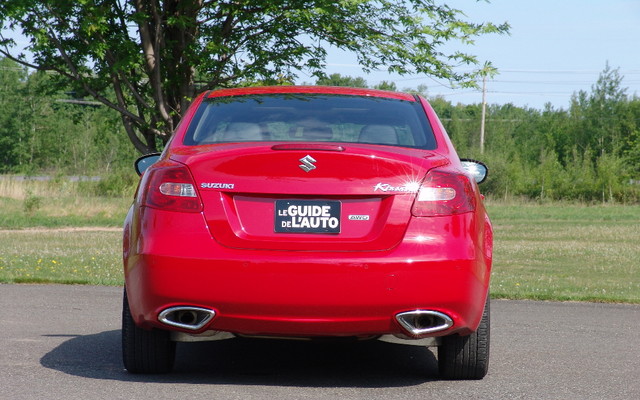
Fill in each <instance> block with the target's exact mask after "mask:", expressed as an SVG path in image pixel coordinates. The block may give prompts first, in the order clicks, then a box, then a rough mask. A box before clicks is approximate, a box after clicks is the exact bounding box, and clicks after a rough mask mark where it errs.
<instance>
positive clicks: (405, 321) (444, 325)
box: [396, 310, 453, 336]
mask: <svg viewBox="0 0 640 400" xmlns="http://www.w3.org/2000/svg"><path fill="white" fill-rule="evenodd" d="M396 320H397V321H398V323H400V325H401V326H402V327H403V328H404V329H406V330H407V332H409V333H410V334H411V335H413V336H422V335H426V334H428V333H434V332H440V331H444V330H445V329H449V328H450V327H452V326H453V320H452V319H451V318H450V317H449V316H448V315H447V314H444V313H441V312H439V311H431V310H414V311H407V312H403V313H399V314H397V315H396Z"/></svg>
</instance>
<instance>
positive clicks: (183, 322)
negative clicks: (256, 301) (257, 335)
mask: <svg viewBox="0 0 640 400" xmlns="http://www.w3.org/2000/svg"><path fill="white" fill-rule="evenodd" d="M215 315H216V312H215V311H213V310H210V309H207V308H201V307H190V306H179V307H171V308H167V309H166V310H164V311H162V312H161V313H160V315H159V316H158V319H159V320H160V322H162V323H164V324H166V325H169V326H173V327H177V328H182V329H188V330H191V331H197V330H199V329H202V328H203V327H204V326H205V325H207V324H208V323H209V321H211V320H212V319H213V317H215ZM396 321H398V323H399V324H400V326H402V327H403V328H404V329H405V330H406V331H407V332H408V333H410V334H411V336H423V335H427V334H431V333H435V332H439V331H444V330H446V329H449V328H450V327H452V326H453V320H452V319H451V318H450V317H449V316H448V315H446V314H444V313H441V312H439V311H431V310H413V311H406V312H402V313H399V314H396Z"/></svg>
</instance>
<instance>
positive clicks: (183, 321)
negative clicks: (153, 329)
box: [158, 307, 216, 331]
mask: <svg viewBox="0 0 640 400" xmlns="http://www.w3.org/2000/svg"><path fill="white" fill-rule="evenodd" d="M215 315H216V312H215V311H213V310H209V309H207V308H200V307H171V308H167V309H166V310H163V311H162V312H161V313H160V315H158V319H159V320H160V322H162V323H163V324H166V325H169V326H174V327H177V328H183V329H189V330H192V331H197V330H198V329H202V328H203V327H204V326H205V325H206V324H207V323H209V321H211V320H212V319H213V317H215Z"/></svg>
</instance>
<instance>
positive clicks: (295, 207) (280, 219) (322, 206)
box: [275, 200, 342, 233]
mask: <svg viewBox="0 0 640 400" xmlns="http://www.w3.org/2000/svg"><path fill="white" fill-rule="evenodd" d="M341 207H342V205H341V203H340V202H339V201H332V200H327V201H322V200H276V218H275V232H276V233H340V211H341Z"/></svg>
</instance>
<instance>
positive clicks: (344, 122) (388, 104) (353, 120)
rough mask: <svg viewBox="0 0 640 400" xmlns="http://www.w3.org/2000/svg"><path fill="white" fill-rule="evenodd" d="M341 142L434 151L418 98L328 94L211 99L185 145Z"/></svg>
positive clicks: (432, 140) (189, 133)
mask: <svg viewBox="0 0 640 400" xmlns="http://www.w3.org/2000/svg"><path fill="white" fill-rule="evenodd" d="M263 141H265V142H271V141H275V142H297V141H299V142H342V143H345V142H346V143H372V144H382V145H389V146H402V147H414V148H421V149H427V150H430V149H434V148H435V147H436V143H435V139H434V137H433V131H432V130H431V125H430V124H429V121H428V120H427V117H426V115H425V112H424V109H423V108H422V105H421V104H420V103H419V102H413V101H404V100H396V99H387V98H379V97H365V96H348V95H328V94H290V93H286V94H260V95H246V96H235V97H219V98H213V99H206V100H205V101H204V102H203V103H202V104H201V105H200V107H199V108H198V110H197V112H196V114H195V116H194V119H193V120H192V121H191V124H190V126H189V129H188V131H187V135H186V137H185V139H184V144H186V145H202V144H211V143H233V142H263Z"/></svg>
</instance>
